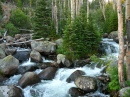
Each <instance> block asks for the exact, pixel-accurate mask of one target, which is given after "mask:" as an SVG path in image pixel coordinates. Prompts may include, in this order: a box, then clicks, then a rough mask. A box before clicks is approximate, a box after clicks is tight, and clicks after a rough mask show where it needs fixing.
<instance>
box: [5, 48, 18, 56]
mask: <svg viewBox="0 0 130 97" xmlns="http://www.w3.org/2000/svg"><path fill="white" fill-rule="evenodd" d="M16 51H17V49H15V48H13V49H5V53H6V55H14V54H15V53H16Z"/></svg>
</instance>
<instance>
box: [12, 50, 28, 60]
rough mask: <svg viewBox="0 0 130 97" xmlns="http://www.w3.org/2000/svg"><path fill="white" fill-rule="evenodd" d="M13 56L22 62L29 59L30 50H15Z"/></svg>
mask: <svg viewBox="0 0 130 97" xmlns="http://www.w3.org/2000/svg"><path fill="white" fill-rule="evenodd" d="M13 56H14V57H15V58H16V59H18V60H19V61H20V62H24V61H27V60H28V59H29V57H30V51H16V53H15V54H14V55H13Z"/></svg>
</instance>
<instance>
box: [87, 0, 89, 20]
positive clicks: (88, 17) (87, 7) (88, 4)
mask: <svg viewBox="0 0 130 97" xmlns="http://www.w3.org/2000/svg"><path fill="white" fill-rule="evenodd" d="M88 18H89V0H87V22H88V20H89V19H88Z"/></svg>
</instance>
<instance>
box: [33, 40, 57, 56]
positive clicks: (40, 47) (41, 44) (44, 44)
mask: <svg viewBox="0 0 130 97" xmlns="http://www.w3.org/2000/svg"><path fill="white" fill-rule="evenodd" d="M31 48H32V49H33V50H36V51H38V52H40V53H44V54H45V55H49V54H53V53H55V52H56V43H53V42H49V41H32V42H31Z"/></svg>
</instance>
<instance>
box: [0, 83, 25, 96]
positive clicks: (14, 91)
mask: <svg viewBox="0 0 130 97" xmlns="http://www.w3.org/2000/svg"><path fill="white" fill-rule="evenodd" d="M0 97H24V95H23V93H22V90H21V89H20V88H18V87H16V86H13V85H9V86H0Z"/></svg>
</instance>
